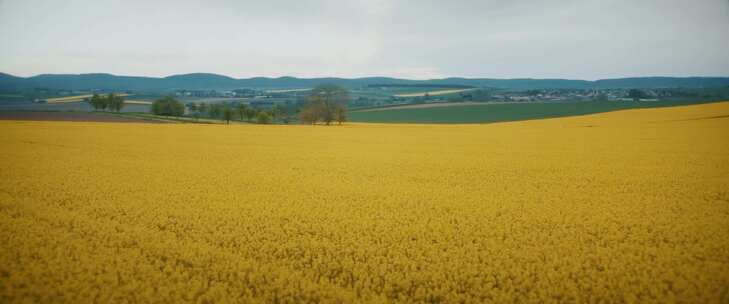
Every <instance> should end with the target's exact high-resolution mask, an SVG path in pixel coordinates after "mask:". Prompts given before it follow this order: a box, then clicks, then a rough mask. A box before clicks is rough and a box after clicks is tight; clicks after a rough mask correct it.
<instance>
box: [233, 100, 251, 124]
mask: <svg viewBox="0 0 729 304" xmlns="http://www.w3.org/2000/svg"><path fill="white" fill-rule="evenodd" d="M235 109H236V112H238V115H239V116H240V120H241V121H243V118H244V117H246V111H248V105H246V104H245V103H242V102H241V103H239V104H238V106H237V107H236V108H235Z"/></svg>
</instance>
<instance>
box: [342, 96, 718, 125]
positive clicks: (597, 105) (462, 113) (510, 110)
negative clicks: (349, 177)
mask: <svg viewBox="0 0 729 304" xmlns="http://www.w3.org/2000/svg"><path fill="white" fill-rule="evenodd" d="M706 102H711V101H700V100H675V101H673V100H661V101H641V102H634V101H607V102H599V101H569V102H523V103H519V102H508V103H504V102H481V103H477V102H458V103H431V104H428V103H426V104H412V105H397V106H390V107H380V108H368V109H362V110H353V111H350V113H349V117H350V120H352V121H357V122H376V123H383V122H384V123H437V124H441V123H490V122H504V121H519V120H529V119H542V118H555V117H565V116H575V115H585V114H595V113H602V112H610V111H617V110H626V109H642V108H656V107H671V106H682V105H691V104H702V103H706Z"/></svg>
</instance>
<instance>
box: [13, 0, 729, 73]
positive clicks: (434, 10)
mask: <svg viewBox="0 0 729 304" xmlns="http://www.w3.org/2000/svg"><path fill="white" fill-rule="evenodd" d="M727 54H729V0H693V1H689V0H553V1H550V0H531V1H527V0H515V1H507V0H498V1H490V0H468V1H459V0H451V1H442V0H418V1H406V0H393V1H386V0H352V1H347V0H267V1H245V0H241V1H234V0H207V1H203V0H199V1H195V0H157V1H149V0H148V1H137V0H126V1H121V0H120V1H111V0H93V1H92V0H88V1H83V0H64V1H55V0H47V1H42V0H0V72H5V73H10V74H14V75H18V76H31V75H36V74H40V73H93V72H105V73H112V74H118V75H143V76H168V75H172V74H182V73H192V72H210V73H218V74H223V75H228V76H232V77H236V78H241V77H252V76H272V77H277V76H286V75H289V76H298V77H319V76H338V77H362V76H392V77H404V78H416V79H425V78H440V77H450V76H456V77H488V78H520V77H529V78H571V79H599V78H614V77H625V76H655V75H663V76H729V55H727Z"/></svg>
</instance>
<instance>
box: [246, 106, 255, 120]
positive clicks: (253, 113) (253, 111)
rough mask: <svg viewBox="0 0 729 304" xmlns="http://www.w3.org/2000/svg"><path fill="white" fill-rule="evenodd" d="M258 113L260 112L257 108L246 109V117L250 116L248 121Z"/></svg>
mask: <svg viewBox="0 0 729 304" xmlns="http://www.w3.org/2000/svg"><path fill="white" fill-rule="evenodd" d="M256 114H258V110H256V109H255V108H248V109H247V110H246V118H248V121H251V119H253V117H256Z"/></svg>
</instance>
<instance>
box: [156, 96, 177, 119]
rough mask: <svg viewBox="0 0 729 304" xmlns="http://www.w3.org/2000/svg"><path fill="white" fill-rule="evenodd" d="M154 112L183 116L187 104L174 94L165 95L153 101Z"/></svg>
mask: <svg viewBox="0 0 729 304" xmlns="http://www.w3.org/2000/svg"><path fill="white" fill-rule="evenodd" d="M151 110H152V114H154V115H164V116H182V114H185V105H184V104H182V102H180V101H179V100H177V99H175V98H174V97H172V96H165V97H162V98H160V99H157V100H155V101H154V102H152V109H151Z"/></svg>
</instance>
